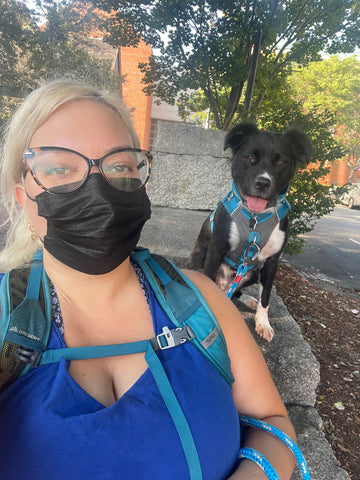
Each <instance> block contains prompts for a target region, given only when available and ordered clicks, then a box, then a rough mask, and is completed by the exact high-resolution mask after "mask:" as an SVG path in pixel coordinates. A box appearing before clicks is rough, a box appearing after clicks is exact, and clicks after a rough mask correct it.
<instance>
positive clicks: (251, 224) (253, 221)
mask: <svg viewBox="0 0 360 480" xmlns="http://www.w3.org/2000/svg"><path fill="white" fill-rule="evenodd" d="M257 224H258V219H257V216H256V215H254V216H252V217H251V218H250V220H249V228H252V229H253V230H255V227H256V225H257Z"/></svg>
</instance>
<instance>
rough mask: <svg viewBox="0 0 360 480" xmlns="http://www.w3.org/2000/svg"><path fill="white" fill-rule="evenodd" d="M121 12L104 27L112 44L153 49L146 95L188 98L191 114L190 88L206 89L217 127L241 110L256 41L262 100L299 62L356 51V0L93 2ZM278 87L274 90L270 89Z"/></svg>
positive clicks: (170, 100) (145, 68)
mask: <svg viewBox="0 0 360 480" xmlns="http://www.w3.org/2000/svg"><path fill="white" fill-rule="evenodd" d="M92 3H94V4H95V5H97V6H99V7H100V8H103V9H107V11H109V12H110V11H111V10H112V9H113V10H114V11H116V15H115V16H112V17H110V18H109V20H108V21H107V24H106V29H107V32H108V35H107V40H108V41H109V42H110V43H111V44H112V45H114V46H119V45H135V46H136V45H137V44H138V42H139V39H140V36H141V37H142V38H143V39H145V41H146V42H148V43H149V44H150V45H151V46H152V47H153V48H154V49H155V53H154V57H153V58H151V60H149V62H147V63H146V64H143V65H142V66H141V68H142V71H143V72H144V81H145V83H146V84H147V92H148V93H150V92H151V91H154V93H155V94H156V95H157V96H158V97H160V98H161V99H162V100H165V101H167V102H168V103H174V102H175V99H176V97H177V95H178V94H179V92H182V93H183V96H182V103H185V104H186V105H185V107H183V108H182V112H183V114H184V112H185V111H186V110H191V108H192V106H191V104H192V103H193V102H194V98H193V97H192V94H191V92H192V91H196V92H197V91H201V92H202V94H203V99H204V100H205V103H206V108H205V110H206V109H210V111H211V116H210V120H211V121H213V122H214V125H215V127H216V128H218V129H224V130H226V129H228V128H229V127H230V126H231V121H232V119H233V117H234V115H236V114H238V113H239V105H241V104H242V102H243V97H244V92H245V88H246V82H247V79H248V76H249V69H250V65H251V61H250V60H251V55H252V49H253V46H254V42H255V38H257V37H258V36H259V35H260V34H261V45H260V57H259V62H258V69H257V72H258V74H257V80H256V84H255V88H257V90H258V100H259V101H260V102H261V98H262V97H263V95H264V94H265V92H267V91H268V88H269V84H270V83H272V82H273V81H276V79H277V78H278V77H281V76H282V75H283V74H287V73H288V69H289V68H290V65H291V64H293V63H294V62H296V63H298V64H301V65H306V64H307V63H308V62H310V61H313V60H318V59H319V52H327V51H331V52H351V51H354V49H355V47H356V46H358V45H359V44H360V35H359V15H358V13H359V1H358V0H307V1H306V2H304V1H303V0H292V1H291V2H289V1H285V0H284V1H278V0H262V1H261V2H250V1H249V0H231V1H230V0H187V1H183V0H171V1H168V0H155V1H152V2H149V1H144V0H135V1H133V2H127V1H123V0H92ZM270 89H271V90H273V88H272V87H271V88H270Z"/></svg>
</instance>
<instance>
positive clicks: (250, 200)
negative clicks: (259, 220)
mask: <svg viewBox="0 0 360 480" xmlns="http://www.w3.org/2000/svg"><path fill="white" fill-rule="evenodd" d="M246 203H247V206H248V207H249V209H250V210H251V211H252V212H262V211H263V210H265V208H266V205H267V200H265V199H264V198H261V197H247V199H246Z"/></svg>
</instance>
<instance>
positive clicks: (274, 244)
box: [259, 225, 285, 262]
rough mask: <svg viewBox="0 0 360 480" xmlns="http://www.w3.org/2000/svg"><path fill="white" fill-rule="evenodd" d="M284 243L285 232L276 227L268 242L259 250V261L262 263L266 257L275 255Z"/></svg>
mask: <svg viewBox="0 0 360 480" xmlns="http://www.w3.org/2000/svg"><path fill="white" fill-rule="evenodd" d="M284 241H285V232H283V231H282V230H280V227H279V225H276V227H275V228H274V230H273V232H272V234H271V235H270V238H269V240H268V241H267V242H266V244H265V245H264V247H263V248H262V249H261V252H260V255H259V261H260V262H264V261H265V260H266V259H267V258H268V257H271V256H272V255H274V254H275V253H277V252H278V251H279V250H280V249H281V248H282V246H283V245H284Z"/></svg>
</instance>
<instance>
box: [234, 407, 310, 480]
mask: <svg viewBox="0 0 360 480" xmlns="http://www.w3.org/2000/svg"><path fill="white" fill-rule="evenodd" d="M239 419H240V425H243V426H247V427H255V428H258V429H259V430H263V431H264V432H268V433H270V434H271V435H274V436H275V437H276V438H278V439H279V440H281V441H282V442H283V443H284V445H286V446H287V447H288V448H289V449H290V450H291V451H292V453H293V455H294V457H295V459H296V461H297V463H298V465H299V468H300V471H301V473H302V476H303V479H304V480H311V477H310V472H309V468H308V466H307V463H306V460H305V458H304V455H303V454H302V453H301V450H300V448H299V447H298V446H297V445H296V443H295V442H294V441H293V440H291V438H290V437H289V436H288V435H286V434H285V433H284V432H282V431H281V430H279V429H278V428H276V427H274V426H273V425H270V424H269V423H265V422H263V421H261V420H257V419H256V418H250V417H245V416H243V415H240V416H239ZM244 451H245V452H244ZM239 457H240V458H249V459H250V460H252V461H254V462H255V463H257V464H258V465H259V467H260V468H262V469H263V470H264V472H265V473H266V475H267V476H268V478H269V480H279V477H278V475H277V473H276V472H275V470H274V468H273V467H272V465H271V464H270V463H269V462H268V461H267V460H266V458H265V457H263V456H262V455H261V454H260V453H259V452H257V451H256V450H253V449H251V448H241V449H240V451H239ZM264 460H265V461H264ZM268 464H269V465H270V468H269V465H268ZM274 475H275V476H274Z"/></svg>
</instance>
